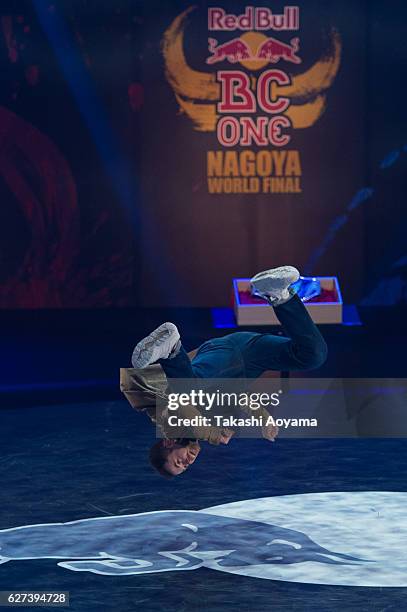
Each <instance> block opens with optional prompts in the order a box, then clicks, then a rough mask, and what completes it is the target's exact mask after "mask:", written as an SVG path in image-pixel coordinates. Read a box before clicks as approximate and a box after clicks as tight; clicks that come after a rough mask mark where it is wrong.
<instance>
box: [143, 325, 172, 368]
mask: <svg viewBox="0 0 407 612" xmlns="http://www.w3.org/2000/svg"><path fill="white" fill-rule="evenodd" d="M180 346H181V340H180V335H179V331H178V329H177V327H176V325H174V323H163V324H162V325H160V327H157V329H155V330H154V331H153V332H151V334H150V335H149V336H147V337H146V338H143V340H141V341H140V342H139V343H138V344H137V345H136V347H135V349H134V351H133V355H132V357H131V363H132V366H133V368H146V367H147V366H149V365H151V364H152V363H155V362H156V361H158V359H168V358H169V357H170V356H171V357H172V356H175V353H176V352H177V351H178V350H179V347H180ZM171 353H174V354H173V355H171Z"/></svg>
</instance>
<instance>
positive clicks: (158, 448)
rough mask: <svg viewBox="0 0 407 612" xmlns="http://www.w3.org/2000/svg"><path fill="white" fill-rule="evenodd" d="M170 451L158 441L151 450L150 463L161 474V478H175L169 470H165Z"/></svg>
mask: <svg viewBox="0 0 407 612" xmlns="http://www.w3.org/2000/svg"><path fill="white" fill-rule="evenodd" d="M170 450H171V449H168V448H166V447H165V446H164V445H163V441H162V440H158V441H157V442H156V443H155V444H153V446H152V447H151V448H150V463H151V465H152V466H153V468H154V469H156V470H157V472H158V473H159V474H161V476H164V478H174V474H171V473H170V472H167V470H166V469H165V468H164V464H165V462H166V461H167V457H168V454H169V452H170Z"/></svg>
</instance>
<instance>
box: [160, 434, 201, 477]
mask: <svg viewBox="0 0 407 612" xmlns="http://www.w3.org/2000/svg"><path fill="white" fill-rule="evenodd" d="M200 452H201V447H200V446H199V443H198V442H190V443H189V444H187V446H181V444H177V443H174V444H173V446H172V447H171V448H170V449H169V453H168V455H167V460H166V462H165V463H164V465H163V468H164V469H165V470H166V471H167V472H169V473H170V474H172V475H173V476H178V474H182V473H183V472H185V470H187V469H188V468H189V466H190V465H191V463H193V462H194V461H195V459H196V458H197V456H198V455H199V453H200Z"/></svg>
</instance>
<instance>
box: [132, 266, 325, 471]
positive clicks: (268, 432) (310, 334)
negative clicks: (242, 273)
mask: <svg viewBox="0 0 407 612" xmlns="http://www.w3.org/2000/svg"><path fill="white" fill-rule="evenodd" d="M299 276H300V275H299V272H298V270H297V269H296V268H294V267H292V266H283V267H280V268H274V269H272V270H267V271H265V272H260V273H259V274H256V276H254V277H253V278H252V279H251V290H252V293H253V294H254V295H256V296H257V297H261V298H263V299H264V300H266V301H267V302H268V303H269V304H270V305H271V306H272V307H273V308H274V311H275V313H276V316H277V318H278V320H279V322H280V323H281V325H282V327H283V329H284V332H285V334H286V335H285V336H276V335H274V334H260V333H254V332H246V331H244V332H236V333H232V334H229V335H227V336H223V337H221V338H214V339H212V340H208V341H207V342H204V344H202V345H201V346H200V347H199V348H198V350H197V351H196V353H195V355H194V356H193V358H192V359H190V357H189V355H188V354H187V352H186V351H185V349H184V347H183V346H182V343H181V338H180V334H179V332H178V329H177V327H176V326H175V325H174V324H173V323H163V324H162V325H160V327H158V328H157V329H156V330H154V331H153V332H152V333H151V334H150V335H149V336H147V337H146V338H144V339H143V340H141V341H140V342H139V343H138V344H137V346H136V347H135V349H134V351H133V355H132V365H133V368H134V369H122V370H121V389H122V391H123V392H124V394H125V396H126V397H127V399H128V400H129V402H130V404H131V405H132V406H133V407H134V408H136V409H138V410H144V411H146V412H147V414H148V415H149V416H150V418H151V419H152V420H153V421H154V422H157V413H156V406H155V402H156V398H157V396H161V397H165V392H166V389H167V388H168V379H176V378H182V379H185V378H258V377H259V376H261V375H262V374H263V373H264V372H266V371H268V370H278V371H281V370H285V371H292V370H312V369H315V368H318V367H320V366H321V365H322V364H323V363H324V361H325V360H326V357H327V346H326V343H325V340H324V339H323V337H322V335H321V333H320V331H319V330H318V328H317V327H316V325H315V324H314V322H313V321H312V319H311V317H310V315H309V314H308V312H307V310H306V308H305V306H304V304H303V303H302V301H301V300H300V298H299V297H298V295H297V294H296V293H295V291H294V289H293V288H292V286H291V285H292V284H293V283H295V282H296V281H297V280H298V279H299ZM153 364H154V365H153ZM198 414H200V413H199V411H198V410H197V409H196V408H193V407H192V406H187V407H185V410H184V414H183V415H180V416H184V417H185V416H188V417H192V416H194V415H198ZM276 433H277V430H276V428H275V427H273V426H269V427H267V428H263V436H264V437H265V438H266V439H269V440H274V437H275V435H276ZM233 434H234V431H233V430H230V429H226V428H222V427H214V426H211V427H196V428H194V439H190V438H188V439H180V438H178V439H170V438H169V437H164V438H163V439H160V440H158V441H157V442H156V443H155V444H154V445H153V446H152V448H151V449H150V461H151V463H152V465H153V466H154V468H155V469H156V470H157V471H158V472H159V473H160V474H161V475H162V476H165V477H167V478H171V477H173V476H178V475H179V474H182V473H183V472H185V470H187V469H188V468H189V466H190V465H191V464H192V463H193V462H194V461H195V459H196V458H197V456H198V454H199V453H200V451H201V447H200V444H199V440H205V441H207V442H209V443H211V444H228V442H229V440H230V439H231V437H232V436H233ZM164 436H165V430H164Z"/></svg>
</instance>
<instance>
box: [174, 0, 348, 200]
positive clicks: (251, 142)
mask: <svg viewBox="0 0 407 612" xmlns="http://www.w3.org/2000/svg"><path fill="white" fill-rule="evenodd" d="M228 6H229V7H230V6H233V3H228ZM194 11H195V7H189V8H187V9H186V10H185V11H183V12H182V13H181V14H180V15H178V16H177V17H176V18H175V20H174V21H173V22H172V24H171V25H170V26H169V28H168V29H167V30H166V33H165V36H164V45H163V49H164V57H165V61H166V75H167V79H168V82H169V83H170V85H171V86H172V88H173V90H174V93H175V95H176V98H177V101H178V102H179V104H180V107H181V109H182V111H183V112H184V113H185V114H186V115H187V116H188V117H189V118H190V121H191V126H192V127H193V129H195V130H196V131H200V132H213V133H214V136H215V139H214V140H215V142H216V146H214V147H213V148H211V149H210V150H208V151H207V156H206V176H207V190H208V193H210V194H220V193H230V194H236V193H293V194H300V193H302V188H303V187H302V180H301V179H302V173H303V169H302V159H301V152H300V151H299V150H298V148H296V147H295V146H293V134H294V132H295V131H296V130H304V129H312V126H313V125H314V124H315V123H316V122H317V121H318V119H319V118H320V116H321V115H322V114H323V112H324V109H325V106H326V104H327V98H328V96H329V89H330V87H331V86H332V84H333V82H334V81H335V78H336V75H337V73H338V70H339V67H340V62H341V37H340V34H339V32H338V31H337V30H336V29H335V28H331V30H330V31H329V33H328V39H329V40H328V49H327V50H325V53H324V55H323V57H322V58H321V59H320V60H319V61H317V62H316V63H314V65H312V66H311V67H310V68H308V69H307V70H305V71H303V72H302V73H301V72H298V70H297V71H296V74H295V75H294V74H293V73H292V70H291V68H292V67H293V66H295V67H297V68H298V67H299V66H300V65H301V64H302V63H303V57H302V48H301V38H302V31H301V12H302V11H301V9H300V7H299V6H297V5H295V6H291V5H290V6H284V7H283V8H282V9H281V10H277V11H275V10H273V9H271V8H269V7H255V6H246V7H245V9H244V11H243V12H242V13H240V14H238V13H232V12H230V11H228V10H227V9H226V8H223V7H221V6H216V7H209V8H208V9H207V33H208V38H207V46H208V54H207V58H206V64H207V66H208V68H209V70H208V72H206V73H198V72H196V71H192V70H189V69H188V67H187V65H186V61H187V60H186V59H185V55H184V49H183V33H184V30H185V28H186V27H187V25H188V21H189V19H190V17H191V15H192V14H193V12H194ZM203 42H204V41H202V44H203Z"/></svg>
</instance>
